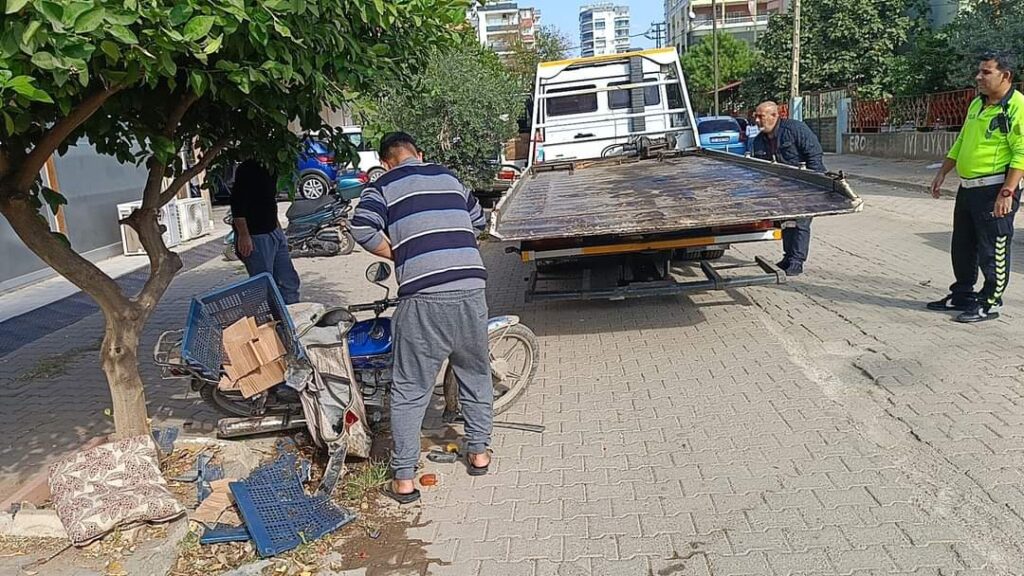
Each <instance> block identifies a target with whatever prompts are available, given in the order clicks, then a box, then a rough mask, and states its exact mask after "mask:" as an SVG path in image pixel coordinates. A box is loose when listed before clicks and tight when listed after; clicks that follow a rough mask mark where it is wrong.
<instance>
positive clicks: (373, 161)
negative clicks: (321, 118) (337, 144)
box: [341, 126, 387, 182]
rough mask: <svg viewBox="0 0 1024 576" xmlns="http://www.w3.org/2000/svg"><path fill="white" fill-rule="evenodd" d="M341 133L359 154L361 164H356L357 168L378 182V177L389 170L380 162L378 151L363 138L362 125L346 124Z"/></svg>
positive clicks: (371, 179)
mask: <svg viewBox="0 0 1024 576" xmlns="http://www.w3.org/2000/svg"><path fill="white" fill-rule="evenodd" d="M341 133H342V134H344V135H345V138H347V139H348V141H349V142H351V143H352V145H353V146H355V149H356V152H357V153H358V154H359V166H356V168H357V169H358V170H361V171H363V172H366V175H367V176H368V177H369V178H370V182H376V181H377V178H380V177H381V175H383V174H384V173H385V172H387V169H386V168H384V165H383V164H381V163H380V158H379V157H378V155H377V151H376V150H374V149H373V146H370V144H369V143H368V142H367V141H366V140H365V139H364V138H363V129H362V128H361V127H359V126H344V127H342V129H341Z"/></svg>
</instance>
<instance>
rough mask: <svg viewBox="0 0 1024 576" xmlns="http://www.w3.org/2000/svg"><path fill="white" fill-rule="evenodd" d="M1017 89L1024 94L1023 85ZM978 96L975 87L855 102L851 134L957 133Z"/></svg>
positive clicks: (1019, 85) (852, 108)
mask: <svg viewBox="0 0 1024 576" xmlns="http://www.w3.org/2000/svg"><path fill="white" fill-rule="evenodd" d="M1014 88H1016V89H1017V90H1020V91H1022V92H1024V83H1020V84H1016V85H1015V86H1014ZM977 95H978V93H977V91H976V90H975V89H974V88H965V89H963V90H950V91H947V92H934V93H932V94H919V95H914V96H893V97H889V98H879V99H875V100H861V99H854V100H853V105H852V106H851V108H850V131H851V132H899V131H914V130H958V129H959V128H960V126H961V125H963V121H964V117H965V116H967V108H968V107H969V106H970V105H971V101H972V100H974V98H975V97H977Z"/></svg>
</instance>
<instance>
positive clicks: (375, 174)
mask: <svg viewBox="0 0 1024 576" xmlns="http://www.w3.org/2000/svg"><path fill="white" fill-rule="evenodd" d="M384 172H385V170H384V169H383V168H370V171H369V172H367V173H366V177H367V178H369V179H370V182H376V181H377V179H378V178H380V177H381V176H383V175H384Z"/></svg>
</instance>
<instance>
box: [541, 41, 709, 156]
mask: <svg viewBox="0 0 1024 576" xmlns="http://www.w3.org/2000/svg"><path fill="white" fill-rule="evenodd" d="M632 56H638V57H637V58H623V56H622V55H621V54H619V55H608V56H596V57H593V58H581V59H575V60H563V61H558V62H544V63H542V64H540V66H539V67H538V71H537V85H536V94H537V95H538V97H537V103H538V104H537V105H536V106H535V108H534V113H533V128H534V138H533V143H532V150H531V154H530V156H531V160H532V161H533V162H555V161H561V160H582V159H590V158H601V157H606V156H609V155H610V154H611V153H613V152H614V151H615V150H616V149H621V147H622V145H623V144H626V143H628V142H630V140H631V139H633V138H637V137H641V136H648V137H650V138H652V139H653V138H655V137H664V136H665V135H666V134H673V135H674V136H675V137H676V139H677V147H678V148H680V149H692V148H696V147H697V146H698V144H697V141H696V139H695V138H694V135H693V128H692V126H693V119H692V117H691V114H690V111H689V108H690V107H689V104H688V102H686V101H685V98H686V85H685V80H684V79H683V74H682V70H681V69H680V65H679V57H678V56H677V55H676V51H675V49H674V48H663V49H655V50H645V51H642V52H637V53H634V54H632Z"/></svg>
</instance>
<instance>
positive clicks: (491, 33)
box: [467, 2, 540, 56]
mask: <svg viewBox="0 0 1024 576" xmlns="http://www.w3.org/2000/svg"><path fill="white" fill-rule="evenodd" d="M467 17H468V19H469V21H470V23H472V25H473V27H474V28H475V29H476V34H477V38H478V39H479V40H480V43H481V44H483V45H484V46H487V47H488V48H490V49H492V50H494V51H495V52H497V53H498V55H499V56H508V55H509V54H511V52H512V47H513V46H514V45H515V43H516V41H517V40H519V41H522V42H523V43H524V44H526V45H527V46H532V45H533V43H534V42H535V41H536V37H535V34H536V29H537V26H538V25H539V22H540V11H539V10H535V9H533V8H529V7H520V6H519V3H518V2H497V3H487V4H484V5H483V6H481V5H479V3H477V4H476V5H475V6H474V7H473V8H471V9H470V11H469V13H468V15H467Z"/></svg>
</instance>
